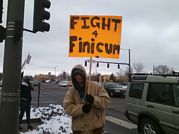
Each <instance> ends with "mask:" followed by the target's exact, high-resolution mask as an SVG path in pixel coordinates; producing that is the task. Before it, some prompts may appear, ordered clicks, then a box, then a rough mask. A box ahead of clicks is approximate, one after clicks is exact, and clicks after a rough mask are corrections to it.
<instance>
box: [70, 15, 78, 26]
mask: <svg viewBox="0 0 179 134" xmlns="http://www.w3.org/2000/svg"><path fill="white" fill-rule="evenodd" d="M77 20H79V17H78V16H71V20H70V21H71V22H70V28H71V29H75V24H77Z"/></svg>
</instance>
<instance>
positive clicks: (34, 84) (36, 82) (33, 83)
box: [30, 80, 40, 86]
mask: <svg viewBox="0 0 179 134" xmlns="http://www.w3.org/2000/svg"><path fill="white" fill-rule="evenodd" d="M30 82H31V84H32V86H38V85H39V83H40V82H39V81H37V80H33V81H30Z"/></svg>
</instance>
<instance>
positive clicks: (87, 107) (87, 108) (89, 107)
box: [82, 104, 91, 113]
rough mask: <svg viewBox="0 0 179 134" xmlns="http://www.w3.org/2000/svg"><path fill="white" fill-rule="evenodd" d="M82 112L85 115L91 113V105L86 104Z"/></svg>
mask: <svg viewBox="0 0 179 134" xmlns="http://www.w3.org/2000/svg"><path fill="white" fill-rule="evenodd" d="M82 110H83V112H84V113H89V112H90V111H91V105H90V104H84V105H83V106H82Z"/></svg>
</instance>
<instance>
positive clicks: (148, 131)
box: [140, 118, 161, 134]
mask: <svg viewBox="0 0 179 134" xmlns="http://www.w3.org/2000/svg"><path fill="white" fill-rule="evenodd" d="M140 130H141V132H142V134H161V132H160V131H159V128H158V126H157V125H156V123H155V122H154V121H152V120H150V119H148V118H144V119H142V121H141V123H140Z"/></svg>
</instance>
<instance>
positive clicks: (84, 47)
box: [83, 41, 90, 53]
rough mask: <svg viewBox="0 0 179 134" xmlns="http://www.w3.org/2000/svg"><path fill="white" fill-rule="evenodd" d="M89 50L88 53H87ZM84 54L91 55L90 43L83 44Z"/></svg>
mask: <svg viewBox="0 0 179 134" xmlns="http://www.w3.org/2000/svg"><path fill="white" fill-rule="evenodd" d="M85 50H87V51H85ZM83 52H87V53H90V43H89V42H88V41H86V42H83Z"/></svg>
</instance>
